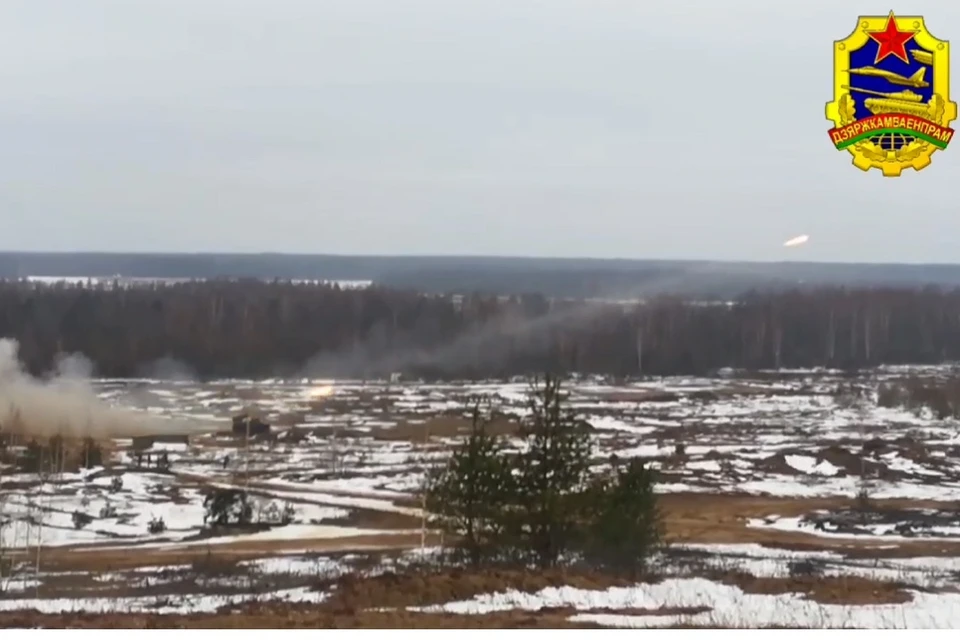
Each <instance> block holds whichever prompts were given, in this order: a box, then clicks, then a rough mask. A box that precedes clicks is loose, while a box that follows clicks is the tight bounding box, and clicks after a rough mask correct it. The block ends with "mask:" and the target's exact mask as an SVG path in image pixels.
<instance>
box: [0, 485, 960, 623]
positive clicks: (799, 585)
mask: <svg viewBox="0 0 960 640" xmlns="http://www.w3.org/2000/svg"><path fill="white" fill-rule="evenodd" d="M876 502H877V503H878V504H880V505H883V506H889V507H904V506H910V507H914V508H916V507H924V506H937V504H936V503H930V502H918V501H907V500H891V501H876ZM850 504H851V501H850V500H846V499H840V498H822V499H783V498H765V497H756V496H736V495H709V494H696V493H693V494H669V495H665V496H663V497H662V501H661V507H662V510H663V513H664V517H665V520H666V529H667V531H668V534H669V539H670V540H671V541H673V542H686V543H750V542H753V543H758V544H761V545H766V546H771V547H780V548H787V549H796V550H819V549H831V550H833V551H836V552H840V553H846V554H849V555H867V556H871V557H879V556H933V555H941V554H943V555H960V543H946V542H944V543H938V542H908V543H903V544H900V545H899V546H897V547H895V548H891V549H880V548H876V547H877V546H878V545H883V546H889V545H890V543H889V542H888V541H883V540H877V541H860V540H853V539H839V538H823V537H817V536H814V535H810V534H805V533H798V532H784V531H774V530H763V529H748V528H746V526H745V523H746V519H747V518H759V517H764V516H768V515H773V514H776V515H780V516H797V515H801V514H804V513H808V512H810V511H812V510H815V509H828V508H837V507H842V506H849V505H850ZM393 515H395V514H382V517H385V518H390V517H392V516H393ZM368 517H369V516H368ZM374 517H381V516H374ZM357 522H358V523H359V522H361V521H360V520H358V521H357ZM385 524H386V523H385ZM438 542H439V540H438V539H437V538H435V537H432V536H428V539H427V541H426V543H427V544H428V545H435V544H437V543H438ZM420 544H421V539H420V535H419V534H398V535H376V536H360V537H354V538H340V539H332V540H331V539H322V540H282V541H264V542H253V543H251V542H243V543H220V544H215V545H208V544H204V543H202V542H201V543H198V544H195V545H193V546H177V547H161V548H150V547H140V548H132V549H131V548H126V549H94V548H86V549H79V548H75V549H71V548H51V549H47V550H45V551H44V561H43V568H44V570H49V571H77V570H88V571H116V570H122V569H131V568H135V567H140V566H149V565H154V566H155V565H176V564H194V563H197V562H203V561H204V558H207V559H210V560H212V559H213V558H211V556H215V557H216V560H217V561H218V562H223V563H229V562H235V561H238V560H241V559H252V558H257V557H266V556H272V555H277V554H279V553H283V552H289V553H304V552H316V553H329V554H335V553H341V552H343V553H345V552H358V551H359V552H363V551H371V552H377V551H390V550H400V549H408V548H414V547H418V546H419V545H420ZM709 577H710V578H712V579H715V580H718V581H720V582H724V583H727V584H733V585H736V586H738V587H740V588H741V589H743V590H744V591H746V592H748V593H769V594H775V593H787V592H791V593H803V594H805V595H806V597H807V598H808V599H811V600H814V601H816V602H819V603H823V604H879V603H901V602H906V601H907V600H909V597H910V596H909V594H908V593H907V592H906V591H905V588H904V585H902V584H899V583H892V582H878V581H871V580H867V579H864V578H859V577H854V576H847V577H844V576H839V577H824V576H809V577H807V576H801V577H793V578H757V577H754V576H751V575H747V574H742V573H738V572H722V573H721V572H717V573H716V574H714V575H710V576H709ZM616 584H622V582H621V581H618V580H617V579H614V578H611V577H609V576H598V575H588V574H582V573H581V574H578V573H573V572H567V573H563V572H546V573H524V572H520V573H518V572H509V571H500V572H484V573H480V574H469V573H466V572H453V571H446V572H436V573H416V572H413V573H410V574H404V575H389V574H388V575H384V576H379V577H374V578H365V579H363V578H358V577H356V576H345V577H344V578H342V579H341V580H340V582H339V584H338V588H337V589H336V590H334V592H333V593H334V594H335V595H334V596H333V597H332V598H331V600H329V601H328V602H325V603H323V604H322V605H315V604H314V605H295V604H293V605H291V604H283V603H275V604H274V603H267V604H256V605H249V606H247V607H246V608H244V609H243V610H242V612H240V613H222V614H206V615H189V616H149V615H119V614H116V615H74V614H70V615H57V616H49V615H40V614H25V613H10V614H0V627H4V626H37V625H42V626H47V627H86V628H116V627H121V628H150V627H164V628H187V627H190V628H239V627H245V628H466V627H486V628H519V627H547V628H563V627H583V626H590V625H575V624H573V623H570V622H568V620H567V618H568V617H569V616H570V615H572V613H573V612H572V611H569V610H567V611H559V610H550V611H540V612H504V613H496V614H489V615H484V616H458V615H450V614H424V613H415V612H408V611H402V610H401V611H387V612H372V611H370V610H369V609H370V608H373V607H376V608H388V609H394V608H402V607H405V606H424V605H429V604H437V603H441V602H449V601H452V600H460V599H466V598H470V597H473V596H475V595H478V594H480V593H489V592H494V591H503V590H505V589H510V588H515V589H520V590H523V591H537V590H539V589H542V588H544V587H547V586H558V585H572V586H579V587H583V588H587V589H591V588H592V589H603V588H606V587H608V586H613V585H616ZM318 586H320V585H318ZM608 613H612V612H608ZM637 613H650V614H653V613H663V612H637ZM689 613H695V611H691V612H689Z"/></svg>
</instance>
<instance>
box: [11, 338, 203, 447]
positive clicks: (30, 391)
mask: <svg viewBox="0 0 960 640" xmlns="http://www.w3.org/2000/svg"><path fill="white" fill-rule="evenodd" d="M18 346H19V345H18V344H17V342H16V340H11V339H8V338H2V339H0V432H7V433H16V434H18V435H20V436H22V437H26V438H30V437H39V438H48V437H50V436H54V435H61V436H63V437H68V438H69V437H74V438H78V437H79V438H84V437H92V438H95V439H101V438H124V437H127V438H129V437H133V436H139V435H158V434H173V433H184V434H186V433H191V432H194V431H195V430H196V429H195V425H191V424H189V423H188V422H186V421H174V420H168V419H165V418H160V417H156V416H153V415H151V414H148V413H145V412H140V411H135V410H131V409H127V408H124V407H118V406H112V405H109V404H107V403H105V402H103V401H102V400H100V399H99V398H97V395H96V393H95V391H94V389H93V387H92V385H91V383H90V375H91V373H92V371H93V367H92V365H91V363H90V361H89V360H87V359H86V358H85V357H83V356H82V355H69V356H64V357H61V358H60V359H59V360H58V361H57V363H56V366H55V367H54V371H52V372H51V374H50V375H49V377H48V378H46V379H44V380H39V379H37V378H34V377H33V376H31V375H29V374H28V373H27V372H26V371H25V370H24V369H23V367H22V366H21V364H20V361H19V360H18V357H17V350H18Z"/></svg>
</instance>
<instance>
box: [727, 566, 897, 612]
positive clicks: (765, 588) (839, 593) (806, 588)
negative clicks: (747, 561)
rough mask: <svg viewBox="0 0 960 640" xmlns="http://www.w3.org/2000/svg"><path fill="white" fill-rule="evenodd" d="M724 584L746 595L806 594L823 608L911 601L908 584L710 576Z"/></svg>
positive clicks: (850, 579) (856, 579)
mask: <svg viewBox="0 0 960 640" xmlns="http://www.w3.org/2000/svg"><path fill="white" fill-rule="evenodd" d="M710 577H711V578H714V579H716V580H717V582H722V583H724V584H730V585H735V586H737V587H739V588H740V589H742V590H743V591H744V592H745V593H759V594H777V593H803V594H806V596H805V597H806V599H807V600H812V601H814V602H819V603H821V604H849V605H862V604H901V603H904V602H909V601H910V600H911V596H910V594H909V593H908V592H907V589H908V588H909V587H908V586H907V585H905V584H899V583H895V582H881V581H877V580H869V579H867V578H862V577H858V576H802V577H791V578H758V577H756V576H752V575H750V574H747V573H738V572H731V573H727V574H723V575H719V576H712V575H711V576H710Z"/></svg>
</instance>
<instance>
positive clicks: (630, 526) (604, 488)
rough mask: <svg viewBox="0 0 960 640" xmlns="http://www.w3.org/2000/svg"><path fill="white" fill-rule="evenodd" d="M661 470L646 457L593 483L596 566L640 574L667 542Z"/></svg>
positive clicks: (590, 554) (588, 543)
mask: <svg viewBox="0 0 960 640" xmlns="http://www.w3.org/2000/svg"><path fill="white" fill-rule="evenodd" d="M655 483H656V473H655V472H654V471H653V470H652V469H650V468H649V467H647V465H646V464H645V463H644V461H643V460H638V459H634V460H630V462H629V463H628V464H627V466H626V467H623V468H616V469H614V470H613V471H612V472H611V473H609V474H606V475H604V476H601V477H599V478H596V479H595V480H594V482H593V484H592V485H591V487H590V491H589V496H590V500H589V502H588V504H589V507H590V514H589V515H590V518H589V526H588V531H587V536H586V540H585V543H584V557H585V559H586V560H587V562H588V563H589V564H591V565H593V566H596V567H600V568H603V569H606V570H608V571H613V572H616V573H625V574H627V575H629V576H630V577H631V578H636V577H637V576H638V575H639V574H641V573H643V571H644V570H645V569H646V566H647V561H648V559H649V558H650V557H651V556H652V555H653V553H654V552H656V551H657V550H658V549H659V547H660V546H661V544H662V539H663V527H662V520H661V517H660V511H659V509H658V506H657V495H656V494H655V493H654V490H653V489H654V485H655Z"/></svg>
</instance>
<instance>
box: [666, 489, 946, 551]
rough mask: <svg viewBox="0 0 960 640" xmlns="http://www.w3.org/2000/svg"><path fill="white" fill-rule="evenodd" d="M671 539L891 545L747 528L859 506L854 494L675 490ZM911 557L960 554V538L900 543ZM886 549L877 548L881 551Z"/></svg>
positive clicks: (908, 503) (669, 513)
mask: <svg viewBox="0 0 960 640" xmlns="http://www.w3.org/2000/svg"><path fill="white" fill-rule="evenodd" d="M873 502H874V504H875V505H877V506H878V507H887V508H905V507H910V508H926V507H931V508H935V507H942V506H943V503H938V502H930V501H917V500H874V501H873ZM660 504H661V509H662V511H663V514H664V518H665V523H666V531H667V534H668V539H669V540H670V541H673V542H684V543H714V544H716V543H727V544H742V543H751V542H753V543H757V544H762V545H764V544H765V545H769V546H775V547H783V548H792V549H797V550H800V549H810V550H813V549H832V550H835V551H837V550H839V551H844V550H848V549H850V550H853V549H864V548H871V547H876V546H889V545H890V542H889V541H884V540H883V539H877V540H858V539H852V538H827V537H822V536H816V535H813V534H809V533H803V532H792V531H776V530H771V529H754V528H747V526H746V521H747V519H749V518H763V517H765V516H769V515H779V516H788V517H789V516H794V517H795V516H800V515H803V514H806V513H810V512H811V511H814V510H817V509H836V508H840V507H851V506H854V501H853V500H852V499H848V498H773V497H762V496H760V497H758V496H738V495H717V494H704V493H674V494H668V495H665V496H662V497H661V501H660ZM899 546H900V547H901V548H902V549H907V550H909V552H908V553H907V554H906V555H913V556H917V555H939V554H941V553H946V552H949V553H951V554H955V555H960V543H956V542H953V543H951V542H926V541H919V542H906V543H901V544H900V545H899ZM880 551H882V550H879V549H878V550H876V552H871V553H872V554H873V555H877V554H878V552H880Z"/></svg>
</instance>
